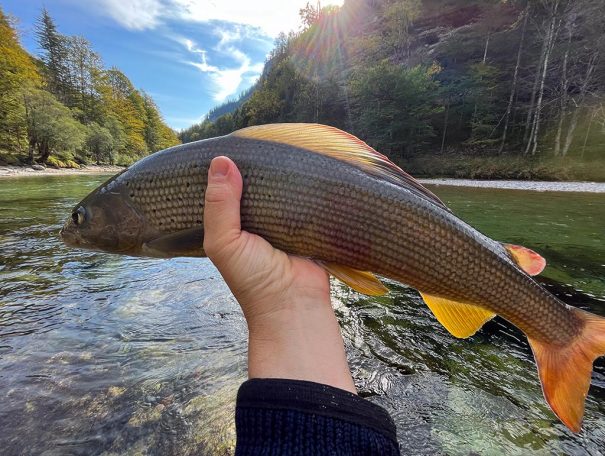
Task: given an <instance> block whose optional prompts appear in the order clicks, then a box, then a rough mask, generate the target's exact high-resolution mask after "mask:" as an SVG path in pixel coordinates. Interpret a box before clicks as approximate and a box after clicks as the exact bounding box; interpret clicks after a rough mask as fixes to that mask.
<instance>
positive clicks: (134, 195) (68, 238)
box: [61, 123, 605, 432]
mask: <svg viewBox="0 0 605 456" xmlns="http://www.w3.org/2000/svg"><path fill="white" fill-rule="evenodd" d="M221 155H223V156H227V157H229V158H231V159H232V160H233V161H234V162H235V164H236V165H237V166H238V168H239V170H240V172H241V174H242V178H243V193H242V200H241V221H242V229H244V230H246V231H249V232H251V233H255V234H258V235H260V236H262V237H263V238H265V239H266V240H267V241H269V243H271V244H272V245H273V246H274V247H275V248H278V249H281V250H283V251H285V252H287V253H289V254H292V255H298V256H301V257H307V258H310V259H312V260H314V261H316V262H317V263H318V264H320V265H322V266H323V267H324V268H325V269H326V270H327V271H328V272H329V273H330V274H332V275H333V276H335V277H336V278H338V279H340V280H342V281H343V282H344V283H346V284H347V285H349V286H351V287H352V288H353V289H355V290H357V291H359V292H361V293H365V294H367V295H371V296H378V295H383V294H385V293H387V292H388V289H387V288H386V287H385V285H384V284H383V283H382V282H381V280H380V279H379V278H378V277H377V276H381V277H385V278H388V279H391V280H394V281H397V282H401V283H403V284H406V285H408V286H411V287H413V288H415V289H416V290H418V291H419V293H420V295H421V296H422V299H423V300H424V301H425V302H426V304H427V305H428V307H429V308H430V309H431V311H432V312H433V314H434V315H435V317H436V318H437V320H438V321H439V322H440V323H441V324H442V325H443V326H444V327H445V328H446V329H447V330H448V331H449V332H450V333H451V334H452V335H453V336H455V337H458V338H468V337H470V336H472V335H473V334H475V333H476V332H477V331H478V330H479V329H480V328H481V327H482V326H483V325H484V324H485V323H486V322H487V321H488V320H490V319H492V318H493V317H495V316H496V315H499V316H500V317H502V318H504V319H506V320H508V321H509V322H511V323H512V324H513V325H515V326H516V327H517V328H519V329H520V330H521V331H523V333H525V335H526V336H527V338H528V341H529V344H530V346H531V349H532V351H533V354H534V358H535V360H536V364H537V367H538V377H539V379H540V382H541V385H542V391H543V394H544V397H545V399H546V401H547V403H548V404H549V405H550V407H551V409H552V410H553V412H554V413H555V414H556V416H557V417H558V418H559V419H560V420H561V421H562V422H563V423H564V424H565V425H566V426H567V427H568V428H569V429H570V430H571V431H573V432H580V430H581V424H582V418H583V415H584V402H585V398H586V395H587V394H588V390H589V387H590V380H591V372H592V367H593V362H594V360H595V359H597V358H598V357H600V356H603V355H605V318H603V317H600V316H597V315H593V314H591V313H589V312H586V311H584V310H582V309H579V308H574V307H572V306H569V305H567V304H565V303H564V302H562V301H561V300H560V299H558V298H557V297H555V296H554V295H552V294H551V293H549V292H548V291H547V290H546V289H545V288H543V287H542V286H541V285H539V284H538V282H536V281H535V280H534V279H533V277H532V276H534V275H536V274H539V273H540V272H541V271H542V270H543V269H544V267H545V265H546V262H545V260H544V258H542V257H541V256H540V255H539V254H538V253H536V252H534V251H533V250H531V249H528V248H525V247H522V246H518V245H510V244H504V243H500V242H498V241H495V240H493V239H491V238H489V237H487V236H485V235H484V234H482V233H480V232H479V231H477V230H476V229H474V228H473V227H471V226H470V225H468V224H467V223H465V222H464V221H462V220H461V219H459V218H458V217H457V216H456V215H455V214H453V212H452V211H451V210H450V209H449V208H448V207H447V206H446V205H445V204H444V203H443V202H442V201H441V200H440V199H439V198H438V197H437V196H436V195H434V194H433V193H432V192H431V191H430V190H428V189H427V188H426V187H424V186H423V185H421V184H420V183H419V182H418V181H417V180H416V179H414V178H413V177H412V176H410V175H409V174H407V173H406V172H404V171H403V170H402V169H401V168H399V167H398V166H397V165H395V164H394V163H393V162H392V161H391V160H389V159H388V158H387V157H386V156H384V155H382V154H380V153H379V152H377V151H376V150H374V149H373V148H372V147H370V146H369V145H367V144H366V143H365V142H363V141H362V140H360V139H358V138H357V137H355V136H353V135H351V134H349V133H346V132H344V131H342V130H339V129H337V128H334V127H329V126H325V125H320V124H294V123H293V124H268V125H259V126H253V127H248V128H244V129H241V130H238V131H235V132H233V133H231V134H229V135H226V136H221V137H217V138H211V139H206V140H202V141H197V142H193V143H188V144H184V145H179V146H175V147H172V148H169V149H166V150H163V151H159V152H156V153H154V154H152V155H150V156H147V157H145V158H143V159H142V160H140V161H138V162H137V163H135V164H133V165H132V166H130V167H129V168H127V169H126V170H124V171H123V172H121V173H120V174H118V175H116V176H115V177H113V178H111V179H109V180H108V181H107V182H105V183H104V184H102V185H101V186H100V187H99V188H97V189H96V190H94V191H93V192H92V193H90V194H89V195H88V196H87V197H86V198H85V199H84V200H82V202H81V203H79V204H78V205H76V207H75V208H74V209H73V211H72V213H71V215H70V216H69V217H68V219H67V221H66V222H65V225H64V226H63V228H62V230H61V237H62V239H63V241H64V242H65V243H66V244H67V245H68V246H72V247H78V248H86V249H93V250H100V251H104V252H111V253H118V254H125V255H132V256H148V257H158V258H168V257H177V256H190V257H203V256H205V254H204V250H203V238H204V229H203V226H204V192H205V190H206V185H207V173H208V168H209V165H210V162H211V160H212V159H213V158H215V157H217V156H221Z"/></svg>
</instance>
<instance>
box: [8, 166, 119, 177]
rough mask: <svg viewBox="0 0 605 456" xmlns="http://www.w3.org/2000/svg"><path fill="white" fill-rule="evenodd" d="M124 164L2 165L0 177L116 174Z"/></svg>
mask: <svg viewBox="0 0 605 456" xmlns="http://www.w3.org/2000/svg"><path fill="white" fill-rule="evenodd" d="M123 169H124V168H123V167H122V166H112V165H89V166H82V167H81V168H78V169H75V168H60V169H57V168H47V167H39V168H38V167H37V169H34V168H32V167H31V166H0V179H1V178H10V177H26V176H27V177H29V176H70V175H75V174H116V173H119V172H120V171H122V170H123Z"/></svg>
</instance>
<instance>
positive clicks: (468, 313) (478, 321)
mask: <svg viewBox="0 0 605 456" xmlns="http://www.w3.org/2000/svg"><path fill="white" fill-rule="evenodd" d="M420 295H421V296H422V299H423V300H424V302H425V303H426V305H427V306H428V307H429V309H431V311H432V312H433V314H434V315H435V317H436V318H437V320H438V321H439V323H441V324H442V325H443V326H444V327H445V329H447V330H448V331H449V332H450V333H451V334H452V335H453V336H454V337H459V338H461V339H466V338H467V337H470V336H472V335H473V334H475V333H476V332H477V331H479V329H481V327H482V326H483V325H484V324H485V323H486V322H487V321H488V320H491V319H492V318H494V317H495V316H496V314H495V313H494V312H492V311H490V310H487V309H483V308H482V307H478V306H474V305H472V304H466V303H463V302H458V301H452V300H450V299H445V298H440V297H438V296H432V295H429V294H426V293H422V292H421V293H420Z"/></svg>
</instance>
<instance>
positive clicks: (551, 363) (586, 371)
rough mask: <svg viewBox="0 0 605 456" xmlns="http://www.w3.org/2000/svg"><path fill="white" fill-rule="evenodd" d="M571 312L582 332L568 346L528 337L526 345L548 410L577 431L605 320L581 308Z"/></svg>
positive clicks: (603, 349) (604, 341)
mask: <svg viewBox="0 0 605 456" xmlns="http://www.w3.org/2000/svg"><path fill="white" fill-rule="evenodd" d="M571 312H572V313H573V314H574V315H575V316H576V317H577V318H578V320H580V322H581V326H582V329H581V332H580V334H579V335H578V336H577V337H576V338H575V339H574V340H573V341H572V342H571V343H570V344H568V345H565V346H557V345H551V344H547V343H544V342H540V341H537V340H534V339H531V338H529V343H530V345H531V348H532V350H533V352H534V357H535V358H536V364H537V365H538V373H539V375H540V382H541V383H542V392H543V393H544V397H545V398H546V401H547V402H548V404H549V405H550V408H552V410H553V412H555V414H556V415H557V416H558V417H559V419H560V420H561V421H562V422H563V424H565V426H567V427H568V428H569V429H571V430H572V431H573V432H580V430H581V428H582V418H583V416H584V400H585V399H586V395H587V394H588V389H589V387H590V377H591V373H592V363H593V362H594V360H595V359H596V358H598V357H599V356H603V355H605V318H602V317H599V316H596V315H592V314H590V313H588V312H585V311H583V310H581V309H575V308H572V309H571Z"/></svg>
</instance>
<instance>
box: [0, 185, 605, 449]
mask: <svg viewBox="0 0 605 456" xmlns="http://www.w3.org/2000/svg"><path fill="white" fill-rule="evenodd" d="M102 180H103V177H101V176H94V177H90V176H72V177H48V178H43V177H35V178H21V179H10V180H6V179H5V180H0V255H1V260H0V287H1V288H0V397H1V398H2V400H1V401H0V448H1V449H2V450H0V452H2V454H6V455H16V454H44V455H64V454H86V455H94V454H103V455H114V454H133V455H134V454H152V455H153V454H178V455H189V454H231V453H232V451H233V445H234V430H233V405H234V398H235V393H236V391H237V387H238V385H239V384H240V383H241V382H242V381H243V380H244V378H245V369H246V356H245V354H246V340H245V338H246V330H245V323H244V320H243V318H242V316H241V314H240V312H239V309H238V305H237V303H236V302H235V301H234V300H233V298H232V297H231V295H230V294H229V291H228V289H227V287H226V286H225V285H224V283H223V282H222V280H221V278H220V276H219V275H218V273H217V271H216V270H215V269H214V267H213V266H212V265H211V264H210V263H209V262H208V261H207V260H206V259H173V260H152V259H140V258H127V257H120V256H112V255H106V254H101V253H91V252H85V251H77V250H71V249H68V248H66V247H64V246H63V244H62V243H61V241H60V240H59V239H58V236H57V233H58V230H59V228H60V226H61V224H62V222H63V219H64V218H65V217H66V216H67V215H68V213H69V210H70V208H71V207H72V205H73V204H75V203H76V202H77V201H79V200H80V199H81V198H82V197H83V196H84V195H85V194H86V193H87V192H88V191H89V190H91V189H93V188H94V187H95V186H96V185H98V184H99V183H100V182H101V181H102ZM434 190H435V191H436V193H438V194H439V196H441V197H442V198H443V199H444V200H445V201H446V202H447V203H448V204H449V205H450V206H451V207H452V208H453V210H454V211H455V212H456V213H457V214H458V215H460V216H461V217H462V218H463V219H465V220H466V221H468V222H470V223H471V224H473V225H474V226H476V227H477V228H479V229H480V230H482V231H483V232H485V233H486V234H488V235H490V236H492V237H494V238H496V239H500V240H503V241H508V242H514V243H519V244H523V245H526V246H528V247H531V248H534V249H536V250H537V251H539V252H541V253H543V254H544V256H545V257H546V258H547V260H549V266H548V268H547V269H546V271H545V273H544V274H543V276H542V278H541V280H542V282H543V283H544V284H545V285H546V286H548V287H550V289H551V291H552V292H553V293H555V294H557V295H558V296H560V297H561V298H562V299H563V300H565V301H566V302H569V303H571V304H574V305H578V306H581V307H583V308H585V309H589V310H591V311H592V312H595V313H597V314H600V315H605V264H604V263H605V243H604V242H603V237H604V236H603V235H604V234H605V204H603V203H604V202H605V201H604V198H605V197H604V196H603V195H598V194H570V193H566V194H559V193H535V192H521V191H503V190H486V189H464V188H447V187H436V188H434ZM389 287H390V289H391V293H390V294H389V295H388V296H387V297H382V298H367V297H364V296H360V295H358V294H356V293H354V292H351V291H350V290H349V289H347V288H346V287H345V286H342V285H339V284H337V283H335V284H334V292H333V297H334V306H335V308H336V309H337V314H338V316H339V319H340V322H341V324H342V327H343V333H344V336H345V340H346V345H347V350H348V353H349V357H350V361H351V366H352V370H353V373H354V376H355V379H356V383H357V385H358V388H359V391H360V394H362V395H363V396H365V397H368V398H369V400H372V401H375V402H377V403H379V404H382V405H383V406H385V407H386V408H387V409H388V410H389V411H390V413H391V414H392V415H393V417H394V419H395V421H396V422H397V426H398V434H399V440H400V443H401V445H402V449H403V452H404V454H427V455H428V454H430V455H435V454H448V455H449V454H451V455H458V454H460V455H468V454H482V455H483V454H485V455H491V454H519V455H528V454H536V455H541V454H574V455H575V454H586V455H596V454H602V453H604V452H605V362H604V360H603V359H600V360H599V361H597V364H596V367H595V373H594V375H593V386H592V388H591V392H590V395H589V397H588V399H587V407H586V419H585V426H584V429H585V430H584V432H583V433H582V434H580V435H577V436H574V435H572V434H571V433H569V432H568V431H567V430H566V429H565V428H564V426H563V425H562V424H560V423H559V422H558V421H557V420H556V419H555V418H554V415H552V413H551V412H550V411H549V410H548V407H547V406H546V404H545V402H544V400H543V398H542V394H541V391H540V387H539V384H538V380H537V375H536V372H535V366H534V363H533V360H532V357H531V353H530V349H529V347H528V345H527V343H526V341H525V339H524V337H523V336H522V334H521V333H520V332H519V331H518V330H516V329H515V328H513V327H512V326H510V325H509V324H507V323H505V322H503V321H502V320H495V321H493V322H490V323H489V324H488V325H486V327H485V328H484V329H483V330H482V331H481V332H480V333H478V334H477V335H476V336H474V337H472V338H471V339H469V340H456V339H454V338H452V337H451V336H449V335H448V334H447V333H446V332H445V330H444V329H443V328H441V327H440V326H439V325H438V324H437V323H436V322H435V320H434V319H433V317H432V316H431V315H430V314H429V311H428V309H427V308H426V306H424V304H422V302H421V301H420V299H419V297H418V295H417V293H416V292H415V291H414V290H411V289H409V288H406V287H404V286H401V285H398V284H395V283H390V284H389Z"/></svg>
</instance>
